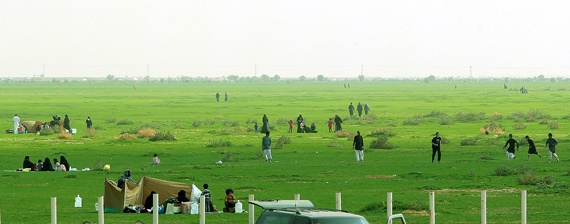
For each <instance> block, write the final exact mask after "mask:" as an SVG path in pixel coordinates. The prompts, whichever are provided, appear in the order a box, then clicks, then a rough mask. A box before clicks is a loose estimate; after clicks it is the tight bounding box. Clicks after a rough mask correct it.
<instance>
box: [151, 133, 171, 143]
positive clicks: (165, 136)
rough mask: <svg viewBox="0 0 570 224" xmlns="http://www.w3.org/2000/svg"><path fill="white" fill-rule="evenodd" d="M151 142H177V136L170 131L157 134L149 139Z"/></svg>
mask: <svg viewBox="0 0 570 224" xmlns="http://www.w3.org/2000/svg"><path fill="white" fill-rule="evenodd" d="M148 140H149V141H153V142H154V141H173V140H176V136H174V135H173V134H171V133H170V132H169V131H167V132H162V131H159V132H156V133H155V134H154V136H152V137H150V138H148Z"/></svg>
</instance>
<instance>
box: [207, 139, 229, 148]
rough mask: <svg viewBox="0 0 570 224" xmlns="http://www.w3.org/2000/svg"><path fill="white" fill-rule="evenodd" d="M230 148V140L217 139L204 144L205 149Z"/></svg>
mask: <svg viewBox="0 0 570 224" xmlns="http://www.w3.org/2000/svg"><path fill="white" fill-rule="evenodd" d="M229 146H232V142H231V141H230V140H224V139H218V140H210V141H208V143H206V147H209V148H213V147H229Z"/></svg>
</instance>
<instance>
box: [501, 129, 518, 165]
mask: <svg viewBox="0 0 570 224" xmlns="http://www.w3.org/2000/svg"><path fill="white" fill-rule="evenodd" d="M507 145H508V146H509V148H508V149H507V154H506V156H507V162H508V161H509V159H515V157H516V156H515V145H516V146H517V150H519V143H518V142H517V141H516V140H514V139H513V134H509V139H508V140H507V142H506V143H505V145H504V146H503V149H505V147H507Z"/></svg>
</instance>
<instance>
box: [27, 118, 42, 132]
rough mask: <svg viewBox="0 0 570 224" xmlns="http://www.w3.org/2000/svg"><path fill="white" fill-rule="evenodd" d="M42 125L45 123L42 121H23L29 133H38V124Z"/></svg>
mask: <svg viewBox="0 0 570 224" xmlns="http://www.w3.org/2000/svg"><path fill="white" fill-rule="evenodd" d="M42 125H44V123H42V122H41V121H22V126H24V127H26V129H27V130H28V133H36V130H39V129H38V126H40V127H41V126H42Z"/></svg>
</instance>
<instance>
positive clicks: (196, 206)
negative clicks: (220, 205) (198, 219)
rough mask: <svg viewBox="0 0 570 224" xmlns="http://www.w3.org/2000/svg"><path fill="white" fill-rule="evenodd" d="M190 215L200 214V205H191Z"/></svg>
mask: <svg viewBox="0 0 570 224" xmlns="http://www.w3.org/2000/svg"><path fill="white" fill-rule="evenodd" d="M190 214H198V203H192V204H191V205H190Z"/></svg>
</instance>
